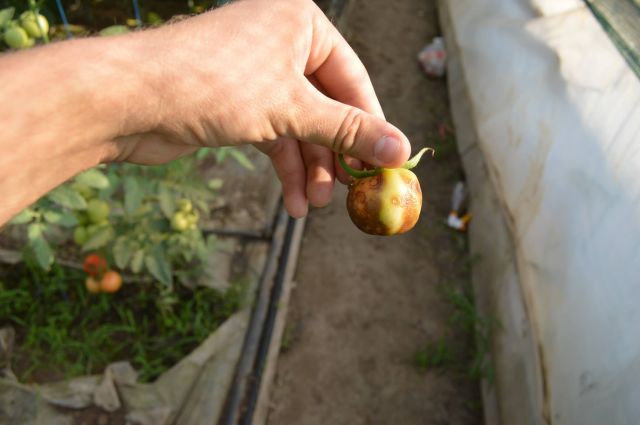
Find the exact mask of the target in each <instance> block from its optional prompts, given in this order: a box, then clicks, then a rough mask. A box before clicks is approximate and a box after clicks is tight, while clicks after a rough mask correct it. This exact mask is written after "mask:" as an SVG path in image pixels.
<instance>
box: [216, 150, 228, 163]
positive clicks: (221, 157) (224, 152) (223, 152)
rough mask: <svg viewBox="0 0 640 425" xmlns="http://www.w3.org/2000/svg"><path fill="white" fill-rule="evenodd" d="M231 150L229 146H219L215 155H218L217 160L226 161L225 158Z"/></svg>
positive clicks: (219, 161)
mask: <svg viewBox="0 0 640 425" xmlns="http://www.w3.org/2000/svg"><path fill="white" fill-rule="evenodd" d="M228 151H229V148H218V149H216V150H215V151H214V152H215V155H216V161H217V162H218V163H222V161H224V159H225V158H226V157H227V152H228Z"/></svg>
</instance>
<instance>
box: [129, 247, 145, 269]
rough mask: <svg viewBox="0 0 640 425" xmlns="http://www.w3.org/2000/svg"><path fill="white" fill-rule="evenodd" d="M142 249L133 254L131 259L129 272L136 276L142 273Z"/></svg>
mask: <svg viewBox="0 0 640 425" xmlns="http://www.w3.org/2000/svg"><path fill="white" fill-rule="evenodd" d="M144 254H145V252H144V249H139V250H137V251H136V252H134V253H133V256H132V257H131V271H132V272H134V273H135V274H138V273H140V272H141V271H142V265H143V264H144Z"/></svg>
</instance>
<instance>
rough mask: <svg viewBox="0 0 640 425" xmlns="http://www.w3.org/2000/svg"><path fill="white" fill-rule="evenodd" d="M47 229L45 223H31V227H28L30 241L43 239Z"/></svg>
mask: <svg viewBox="0 0 640 425" xmlns="http://www.w3.org/2000/svg"><path fill="white" fill-rule="evenodd" d="M45 228H46V224H44V223H31V224H30V225H28V226H27V238H28V239H29V241H33V240H35V239H38V238H41V237H42V234H43V233H44V230H45Z"/></svg>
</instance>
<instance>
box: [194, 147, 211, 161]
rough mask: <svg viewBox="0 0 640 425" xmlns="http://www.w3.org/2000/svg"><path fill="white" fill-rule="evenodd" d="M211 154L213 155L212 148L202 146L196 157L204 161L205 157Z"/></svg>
mask: <svg viewBox="0 0 640 425" xmlns="http://www.w3.org/2000/svg"><path fill="white" fill-rule="evenodd" d="M209 155H211V149H210V148H201V149H198V152H196V159H197V160H198V161H202V160H203V159H205V158H206V157H208V156H209Z"/></svg>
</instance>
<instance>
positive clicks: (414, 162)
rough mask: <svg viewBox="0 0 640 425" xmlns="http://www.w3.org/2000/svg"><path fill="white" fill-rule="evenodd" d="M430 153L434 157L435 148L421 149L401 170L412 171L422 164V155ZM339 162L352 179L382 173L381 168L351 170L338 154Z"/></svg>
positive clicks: (341, 155) (342, 156)
mask: <svg viewBox="0 0 640 425" xmlns="http://www.w3.org/2000/svg"><path fill="white" fill-rule="evenodd" d="M429 151H431V155H432V156H433V155H434V154H435V152H436V151H435V150H434V149H433V148H422V149H420V152H418V153H417V154H415V155H414V157H413V158H411V159H410V160H408V161H407V162H405V163H404V165H403V166H402V167H401V168H405V169H407V170H410V169H412V168H414V167H415V166H416V165H418V162H420V159H421V158H422V155H424V154H425V153H427V152H429ZM338 161H339V162H340V165H341V166H342V168H343V169H344V171H346V172H347V174H349V175H350V176H351V177H355V178H357V179H362V178H364V177H371V176H375V175H376V174H380V171H382V168H380V167H378V168H374V169H373V170H356V169H354V168H351V167H349V165H348V164H347V163H346V161H345V160H344V155H343V154H338Z"/></svg>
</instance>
